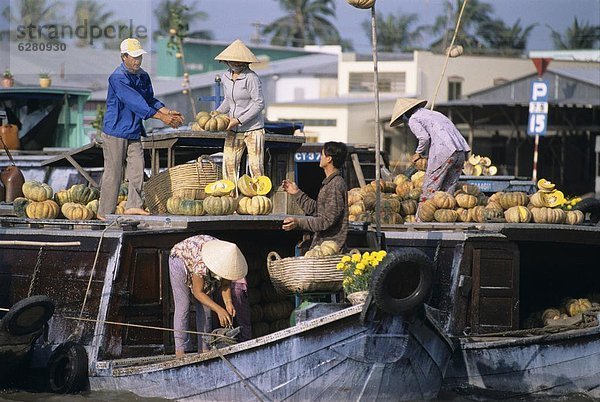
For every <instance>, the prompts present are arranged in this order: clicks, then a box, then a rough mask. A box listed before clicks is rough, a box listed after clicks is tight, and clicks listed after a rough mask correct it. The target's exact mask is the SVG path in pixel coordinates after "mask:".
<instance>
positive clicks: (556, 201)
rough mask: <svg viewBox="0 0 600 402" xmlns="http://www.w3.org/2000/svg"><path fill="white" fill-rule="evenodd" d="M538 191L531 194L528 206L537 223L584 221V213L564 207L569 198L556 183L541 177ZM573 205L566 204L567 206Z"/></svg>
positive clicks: (579, 222)
mask: <svg viewBox="0 0 600 402" xmlns="http://www.w3.org/2000/svg"><path fill="white" fill-rule="evenodd" d="M537 187H538V191H536V192H535V193H534V194H532V195H531V197H530V200H529V204H528V205H527V208H528V209H529V210H530V211H531V216H532V221H533V222H535V223H552V224H560V223H566V224H568V225H579V224H581V223H583V220H584V214H583V212H581V211H578V210H571V209H570V208H567V210H566V211H565V209H563V208H564V207H565V205H566V204H567V200H566V198H565V196H564V194H563V192H562V191H559V190H557V189H556V186H555V185H554V183H552V182H550V181H548V180H546V179H540V180H538V182H537ZM568 206H571V205H570V204H569V205H566V207H568Z"/></svg>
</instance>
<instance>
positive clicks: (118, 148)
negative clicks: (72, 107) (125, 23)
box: [97, 38, 183, 220]
mask: <svg viewBox="0 0 600 402" xmlns="http://www.w3.org/2000/svg"><path fill="white" fill-rule="evenodd" d="M145 53H147V52H146V51H145V50H144V49H142V45H141V44H140V42H139V41H138V40H137V39H131V38H129V39H125V40H124V41H123V42H121V59H122V63H121V65H120V66H119V67H117V68H116V69H115V71H114V72H113V73H112V74H111V75H110V77H109V78H108V93H107V95H106V113H105V114H104V124H103V128H102V131H103V133H102V136H101V137H102V152H103V154H104V173H103V174H102V185H101V186H100V204H99V206H98V213H97V217H98V219H100V220H106V214H110V213H113V212H114V211H115V208H116V205H117V198H118V195H119V188H120V186H121V181H122V177H123V166H124V164H125V162H126V168H125V176H126V179H127V181H128V182H129V188H128V190H129V191H128V195H127V204H126V206H125V214H128V215H148V214H149V213H148V212H147V211H145V210H144V209H143V200H142V185H143V181H144V151H143V149H142V143H141V140H140V138H141V136H145V135H146V132H145V130H144V126H143V124H142V121H143V120H147V119H150V118H153V119H158V120H160V121H162V122H163V123H164V124H166V125H168V126H171V127H173V128H177V127H179V126H180V125H181V124H183V116H182V114H181V113H179V112H178V111H175V110H169V109H167V108H166V107H165V105H164V104H163V103H162V102H161V101H159V100H158V99H156V98H155V97H154V91H153V89H152V82H151V81H150V76H149V75H148V73H147V72H146V71H144V70H143V69H142V68H141V64H142V55H143V54H145Z"/></svg>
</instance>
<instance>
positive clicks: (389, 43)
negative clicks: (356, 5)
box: [362, 12, 425, 52]
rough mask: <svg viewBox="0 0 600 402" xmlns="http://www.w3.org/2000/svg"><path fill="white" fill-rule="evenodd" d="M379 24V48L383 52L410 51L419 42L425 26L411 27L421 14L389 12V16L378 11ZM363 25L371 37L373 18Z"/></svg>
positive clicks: (377, 22)
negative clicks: (396, 14)
mask: <svg viewBox="0 0 600 402" xmlns="http://www.w3.org/2000/svg"><path fill="white" fill-rule="evenodd" d="M375 19H376V21H375V23H376V24H377V50H379V51H382V52H393V51H394V50H401V51H408V50H411V49H414V48H415V47H416V45H417V42H418V41H420V40H421V39H422V32H423V30H424V29H425V27H422V26H418V27H416V28H415V29H411V25H413V24H415V23H416V22H417V21H418V19H419V16H418V15H417V14H407V15H398V16H395V15H393V14H388V15H387V17H386V16H384V15H383V14H382V13H379V12H377V13H376V15H375ZM362 27H363V29H364V30H365V32H366V33H367V36H368V37H369V38H370V37H371V20H365V21H363V23H362Z"/></svg>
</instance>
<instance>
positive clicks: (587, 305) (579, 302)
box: [565, 299, 592, 317]
mask: <svg viewBox="0 0 600 402" xmlns="http://www.w3.org/2000/svg"><path fill="white" fill-rule="evenodd" d="M591 308H592V303H591V302H590V301H589V300H588V299H569V300H567V302H566V303H565V310H567V313H569V315H570V316H571V317H574V316H576V315H577V314H581V313H583V312H585V311H587V310H589V309H591Z"/></svg>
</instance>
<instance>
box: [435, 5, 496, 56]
mask: <svg viewBox="0 0 600 402" xmlns="http://www.w3.org/2000/svg"><path fill="white" fill-rule="evenodd" d="M463 1H465V0H454V1H453V0H445V3H444V10H445V13H444V14H443V15H439V16H438V17H436V19H435V22H434V23H433V25H431V26H430V27H429V29H430V31H431V33H432V34H434V35H438V39H436V40H435V41H434V42H433V43H432V44H431V45H430V48H431V49H432V50H437V51H443V50H444V49H446V47H447V46H448V45H450V40H451V39H452V36H453V35H454V29H455V26H456V22H457V20H458V16H459V14H460V10H461V8H462V3H463ZM492 12H493V7H492V6H491V5H490V4H487V3H484V2H481V1H479V0H469V2H468V3H467V5H466V6H465V11H464V12H463V16H462V19H461V22H460V27H459V29H458V33H457V35H456V44H460V45H462V46H463V48H464V49H465V51H473V50H474V49H477V48H481V47H482V43H481V42H482V41H481V39H480V38H479V37H478V35H477V29H478V27H479V26H480V25H485V24H487V23H489V22H490V21H491V19H492V18H491V14H492Z"/></svg>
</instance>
